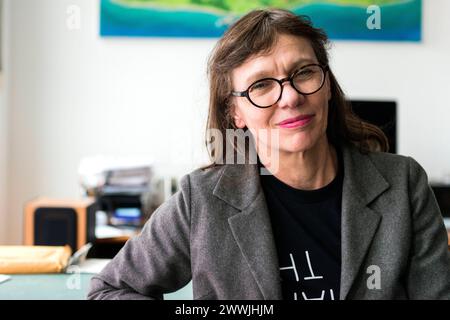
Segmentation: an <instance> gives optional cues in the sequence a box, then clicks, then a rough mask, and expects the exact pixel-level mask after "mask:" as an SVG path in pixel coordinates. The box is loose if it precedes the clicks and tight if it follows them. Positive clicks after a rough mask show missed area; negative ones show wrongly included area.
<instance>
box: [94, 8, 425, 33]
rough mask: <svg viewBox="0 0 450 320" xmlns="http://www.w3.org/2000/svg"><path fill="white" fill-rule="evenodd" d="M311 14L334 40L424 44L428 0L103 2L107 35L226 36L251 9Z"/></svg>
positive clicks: (103, 26) (102, 24)
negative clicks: (424, 7) (424, 9)
mask: <svg viewBox="0 0 450 320" xmlns="http://www.w3.org/2000/svg"><path fill="white" fill-rule="evenodd" d="M267 7H276V8H284V9H288V10H291V11H293V12H295V13H296V14H298V15H306V16H309V17H310V18H311V20H312V21H313V23H314V25H315V26H316V27H320V28H323V29H324V30H325V31H326V32H327V34H328V35H329V37H330V38H332V39H341V40H369V41H377V40H378V41H420V39H421V16H422V0H101V2H100V34H101V36H130V37H136V36H137V37H212V38H215V37H220V36H221V35H222V34H223V33H224V32H225V30H226V29H227V28H228V27H229V26H230V25H231V24H232V23H233V22H234V21H236V19H238V18H239V17H241V16H242V15H244V14H246V13H247V12H249V11H250V10H253V9H259V8H267Z"/></svg>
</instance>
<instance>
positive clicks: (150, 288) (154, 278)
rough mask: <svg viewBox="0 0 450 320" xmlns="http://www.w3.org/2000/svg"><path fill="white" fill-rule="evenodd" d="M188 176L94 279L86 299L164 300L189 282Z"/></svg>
mask: <svg viewBox="0 0 450 320" xmlns="http://www.w3.org/2000/svg"><path fill="white" fill-rule="evenodd" d="M189 233H190V185H189V175H186V176H184V177H183V178H182V179H181V181H180V190H178V191H177V192H176V193H175V194H174V195H172V197H171V198H169V199H168V200H167V201H166V202H164V203H163V204H162V205H161V206H160V207H159V208H158V209H157V210H155V211H154V212H153V214H152V215H151V217H150V219H149V220H148V221H147V223H146V224H145V226H144V228H143V230H142V231H141V233H140V234H139V235H138V236H135V237H133V238H131V239H130V240H128V241H127V242H126V244H125V245H124V247H123V248H122V249H121V250H120V251H119V253H118V254H117V255H116V256H115V257H114V259H113V260H112V261H111V262H110V263H109V264H108V265H107V266H106V267H105V268H104V269H103V270H102V272H101V273H100V274H98V275H96V276H94V277H93V278H92V280H91V283H90V288H89V293H88V296H87V298H88V299H97V300H99V299H114V300H122V299H140V300H141V299H149V300H152V299H160V300H162V299H163V294H164V293H169V292H173V291H176V290H178V289H180V288H182V287H183V286H185V285H186V284H187V283H188V282H189V281H190V280H191V266H190V249H189V248H190V244H189V243H190V242H189Z"/></svg>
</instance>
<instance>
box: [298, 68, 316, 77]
mask: <svg viewBox="0 0 450 320" xmlns="http://www.w3.org/2000/svg"><path fill="white" fill-rule="evenodd" d="M313 74H314V70H312V69H305V70H300V71H299V72H297V74H296V77H300V78H307V77H309V76H311V75H313Z"/></svg>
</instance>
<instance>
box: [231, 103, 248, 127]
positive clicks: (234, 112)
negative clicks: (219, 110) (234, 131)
mask: <svg viewBox="0 0 450 320" xmlns="http://www.w3.org/2000/svg"><path fill="white" fill-rule="evenodd" d="M230 114H231V118H232V120H233V122H234V125H235V126H236V128H238V129H243V128H245V122H244V119H243V117H242V116H241V114H240V112H239V108H238V107H236V105H233V106H231V113H230Z"/></svg>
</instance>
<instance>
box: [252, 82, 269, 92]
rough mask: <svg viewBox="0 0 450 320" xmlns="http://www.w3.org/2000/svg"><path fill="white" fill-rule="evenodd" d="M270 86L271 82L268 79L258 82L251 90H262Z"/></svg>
mask: <svg viewBox="0 0 450 320" xmlns="http://www.w3.org/2000/svg"><path fill="white" fill-rule="evenodd" d="M268 86H269V82H268V81H261V82H258V83H255V84H254V85H253V86H252V87H251V89H250V90H262V89H266V88H267V87H268Z"/></svg>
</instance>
